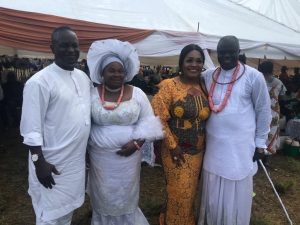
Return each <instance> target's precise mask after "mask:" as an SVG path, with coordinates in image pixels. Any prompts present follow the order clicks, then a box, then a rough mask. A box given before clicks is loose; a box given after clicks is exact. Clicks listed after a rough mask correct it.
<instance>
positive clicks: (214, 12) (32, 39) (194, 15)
mask: <svg viewBox="0 0 300 225" xmlns="http://www.w3.org/2000/svg"><path fill="white" fill-rule="evenodd" d="M258 1H259V0H249V1H244V0H209V1H207V0H186V1H181V0H143V1H140V0H131V1H128V0H112V1H97V0H85V1H79V0H72V1H71V0H65V1H60V0H51V1H50V0H46V1H34V0H27V1H11V0H0V7H2V8H0V27H1V28H2V29H1V30H0V45H2V46H4V47H2V49H6V50H8V49H9V48H11V49H13V50H12V52H14V53H17V54H18V55H20V56H22V54H23V55H27V56H28V55H30V54H32V55H35V56H47V54H45V53H46V52H49V47H48V46H49V38H50V33H51V31H52V30H53V28H54V27H57V26H59V25H65V24H67V25H70V26H71V27H73V28H74V29H75V30H76V32H77V33H78V36H79V39H80V43H81V49H82V50H83V51H84V52H86V51H87V49H88V47H89V45H90V44H91V43H92V42H93V41H94V40H98V39H104V38H118V39H121V40H127V41H130V42H132V43H134V45H135V46H136V48H137V50H138V52H139V55H140V56H141V59H143V60H146V59H147V60H150V59H151V61H152V62H159V60H160V59H164V60H171V61H172V62H174V59H175V58H176V57H177V56H178V55H179V53H180V50H181V49H182V47H183V46H185V45H187V44H190V43H196V44H199V45H200V46H201V47H202V48H205V49H211V50H213V51H214V50H215V49H216V46H217V42H218V40H219V39H220V37H222V36H224V35H229V34H230V35H235V36H237V37H238V38H239V39H240V42H241V49H242V51H243V52H244V53H245V54H246V56H247V57H253V58H264V57H267V58H271V59H285V58H286V59H300V33H299V29H298V28H297V27H299V22H300V20H295V21H296V22H295V21H294V22H293V23H289V21H290V18H292V16H295V18H299V12H300V7H299V1H298V0H277V1H272V0H266V1H263V2H260V4H259V8H254V5H255V4H256V3H257V2H258ZM246 3H247V4H246ZM250 3H251V4H250ZM280 7H281V8H282V10H280V9H281V8H280ZM274 8H275V9H278V10H272V13H268V14H266V15H265V14H264V13H265V11H266V9H270V10H271V9H274ZM291 8H293V10H291V11H290V12H291V14H289V13H287V12H286V10H288V9H291ZM20 10H22V11H20ZM197 31H198V32H197ZM176 60H177V58H176ZM176 63H177V62H176ZM160 64H163V62H161V63H160Z"/></svg>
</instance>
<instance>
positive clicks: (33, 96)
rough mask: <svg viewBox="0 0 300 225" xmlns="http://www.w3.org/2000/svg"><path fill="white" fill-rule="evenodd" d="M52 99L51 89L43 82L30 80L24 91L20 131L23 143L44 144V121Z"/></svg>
mask: <svg viewBox="0 0 300 225" xmlns="http://www.w3.org/2000/svg"><path fill="white" fill-rule="evenodd" d="M49 99H50V92H49V90H48V89H47V88H46V87H45V86H43V85H42V84H40V83H38V82H35V81H29V82H27V83H26V85H25V88H24V91H23V106H22V116H21V124H20V132H21V135H22V136H23V138H24V141H23V143H24V144H26V145H29V146H42V145H43V122H44V119H45V115H46V111H47V107H48V103H49Z"/></svg>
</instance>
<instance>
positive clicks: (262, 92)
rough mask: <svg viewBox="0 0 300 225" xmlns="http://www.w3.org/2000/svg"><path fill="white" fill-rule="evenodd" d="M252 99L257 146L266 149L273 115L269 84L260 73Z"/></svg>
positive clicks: (253, 87) (253, 89) (255, 82)
mask: <svg viewBox="0 0 300 225" xmlns="http://www.w3.org/2000/svg"><path fill="white" fill-rule="evenodd" d="M251 97H252V102H253V105H254V110H255V116H256V132H255V145H256V147H258V148H266V147H267V146H266V141H267V138H268V133H269V131H270V124H271V119H272V114H271V102H270V96H269V92H268V88H267V84H266V81H265V79H264V77H263V76H262V74H260V73H259V74H258V75H257V76H255V80H254V81H253V85H252V96H251Z"/></svg>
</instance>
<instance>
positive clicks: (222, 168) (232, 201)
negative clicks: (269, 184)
mask: <svg viewBox="0 0 300 225" xmlns="http://www.w3.org/2000/svg"><path fill="white" fill-rule="evenodd" d="M239 52H240V46H239V41H238V39H237V38H236V37H235V36H225V37H223V38H221V39H220V41H219V43H218V46H217V53H218V61H219V63H220V67H218V68H216V69H210V70H207V71H205V72H204V73H203V77H204V80H205V85H206V87H207V90H208V92H209V95H208V99H209V105H210V108H211V110H212V114H211V116H210V118H209V120H208V122H207V126H206V129H207V140H206V143H207V146H206V153H205V157H204V164H203V188H202V198H201V199H202V200H201V208H200V217H199V222H198V225H203V224H208V225H247V224H249V222H250V216H251V206H252V193H253V175H254V174H255V173H256V171H257V163H256V161H257V160H258V159H260V158H261V157H263V155H264V149H265V148H266V140H267V136H268V133H269V127H270V121H271V111H270V100H269V99H270V98H269V94H268V88H267V86H266V82H265V80H264V77H263V75H262V74H261V73H260V72H258V71H257V70H256V69H254V68H252V67H250V66H247V65H244V64H242V63H241V62H239V61H238V55H239Z"/></svg>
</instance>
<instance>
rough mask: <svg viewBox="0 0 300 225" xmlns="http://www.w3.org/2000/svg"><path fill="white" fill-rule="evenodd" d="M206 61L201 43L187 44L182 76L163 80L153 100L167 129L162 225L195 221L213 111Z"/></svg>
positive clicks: (163, 148) (182, 55)
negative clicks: (205, 77) (205, 76)
mask: <svg viewBox="0 0 300 225" xmlns="http://www.w3.org/2000/svg"><path fill="white" fill-rule="evenodd" d="M204 60H205V58H204V53H203V50H202V49H201V48H200V47H199V46H198V45H194V44H190V45H187V46H185V47H184V48H183V49H182V51H181V53H180V58H179V69H180V76H178V77H175V78H172V79H167V80H164V81H162V82H161V84H160V90H159V92H158V93H157V94H156V95H155V96H154V97H153V99H152V107H153V109H154V113H155V114H156V115H157V116H159V117H160V119H161V122H162V123H163V125H164V130H165V139H164V140H163V143H162V146H161V156H162V163H163V168H164V172H165V177H166V182H167V200H166V208H165V212H164V213H161V215H160V225H195V224H196V220H195V216H194V209H193V205H194V200H195V195H196V190H197V185H198V180H199V173H200V170H201V164H202V159H203V151H204V145H205V133H204V124H205V120H206V119H207V118H208V116H209V113H210V110H209V107H208V101H207V96H206V94H205V92H204V88H202V87H204V85H202V83H201V81H200V80H201V79H200V75H201V71H202V69H203V64H204Z"/></svg>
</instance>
